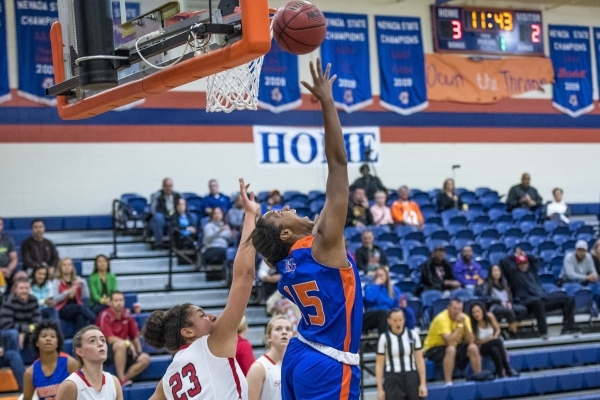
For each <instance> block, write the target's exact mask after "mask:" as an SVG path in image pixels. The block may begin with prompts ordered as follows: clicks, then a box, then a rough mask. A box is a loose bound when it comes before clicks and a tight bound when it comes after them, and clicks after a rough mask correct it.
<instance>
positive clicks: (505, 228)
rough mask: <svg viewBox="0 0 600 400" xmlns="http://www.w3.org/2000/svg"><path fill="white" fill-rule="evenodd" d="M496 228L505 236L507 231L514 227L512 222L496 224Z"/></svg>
mask: <svg viewBox="0 0 600 400" xmlns="http://www.w3.org/2000/svg"><path fill="white" fill-rule="evenodd" d="M494 227H495V228H496V229H497V230H498V232H500V234H501V235H504V233H505V232H506V231H508V230H509V229H511V228H512V227H513V224H512V222H496V225H494Z"/></svg>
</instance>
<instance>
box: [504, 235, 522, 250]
mask: <svg viewBox="0 0 600 400" xmlns="http://www.w3.org/2000/svg"><path fill="white" fill-rule="evenodd" d="M520 241H521V238H519V237H514V236H507V237H505V238H504V239H503V240H502V243H504V244H505V245H506V248H508V249H510V250H512V249H514V248H515V246H516V244H517V243H519V242H520Z"/></svg>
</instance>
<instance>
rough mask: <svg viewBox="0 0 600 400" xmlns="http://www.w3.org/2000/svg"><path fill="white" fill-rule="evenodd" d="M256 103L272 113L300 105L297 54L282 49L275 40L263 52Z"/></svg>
mask: <svg viewBox="0 0 600 400" xmlns="http://www.w3.org/2000/svg"><path fill="white" fill-rule="evenodd" d="M258 105H259V106H260V107H262V108H264V109H265V110H269V111H271V112H274V113H280V112H283V111H288V110H293V109H294V108H298V107H300V106H301V105H302V98H301V96H300V82H299V78H298V56H297V55H295V54H291V53H288V52H287V51H284V50H283V49H282V48H281V47H279V45H278V44H277V42H276V41H275V40H272V41H271V50H270V51H269V52H268V53H267V54H265V58H264V60H263V65H262V69H261V71H260V83H259V86H258Z"/></svg>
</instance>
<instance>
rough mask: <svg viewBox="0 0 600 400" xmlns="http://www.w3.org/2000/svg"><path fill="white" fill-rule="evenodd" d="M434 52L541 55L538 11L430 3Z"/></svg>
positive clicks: (542, 47) (540, 30)
mask: <svg viewBox="0 0 600 400" xmlns="http://www.w3.org/2000/svg"><path fill="white" fill-rule="evenodd" d="M431 18H432V21H433V24H432V25H433V41H434V47H435V51H436V52H441V53H444V52H446V53H482V54H519V55H532V56H543V55H544V34H543V31H542V29H543V24H542V13H541V12H540V11H534V10H511V9H500V8H482V7H437V6H431Z"/></svg>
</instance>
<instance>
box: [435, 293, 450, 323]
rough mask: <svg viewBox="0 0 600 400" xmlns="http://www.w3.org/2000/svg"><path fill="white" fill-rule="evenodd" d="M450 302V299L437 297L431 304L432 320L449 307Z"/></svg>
mask: <svg viewBox="0 0 600 400" xmlns="http://www.w3.org/2000/svg"><path fill="white" fill-rule="evenodd" d="M449 303H450V299H442V298H440V299H437V300H435V301H434V302H433V304H432V305H431V320H432V321H433V319H434V318H435V316H436V315H438V314H439V313H441V312H442V311H444V310H445V309H446V308H448V304H449Z"/></svg>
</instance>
